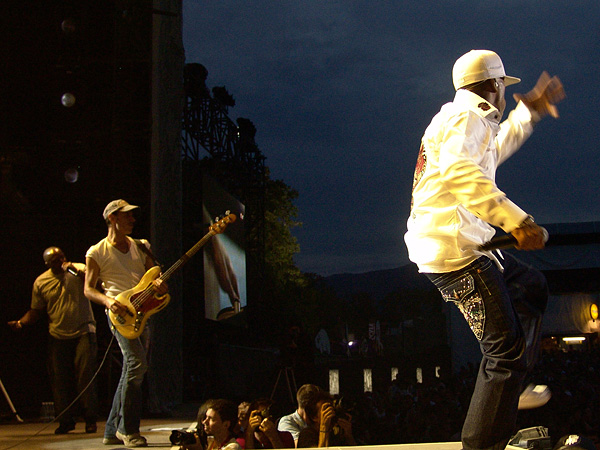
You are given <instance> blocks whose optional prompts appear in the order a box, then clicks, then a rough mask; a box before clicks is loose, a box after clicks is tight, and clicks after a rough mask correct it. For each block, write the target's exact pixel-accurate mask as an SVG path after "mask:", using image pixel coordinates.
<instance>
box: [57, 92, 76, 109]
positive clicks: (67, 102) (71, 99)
mask: <svg viewBox="0 0 600 450" xmlns="http://www.w3.org/2000/svg"><path fill="white" fill-rule="evenodd" d="M76 101H77V99H76V97H75V94H73V93H71V92H65V93H64V94H63V96H62V97H61V98H60V102H61V103H62V104H63V106H64V107H65V108H70V107H72V106H73V105H75V102H76Z"/></svg>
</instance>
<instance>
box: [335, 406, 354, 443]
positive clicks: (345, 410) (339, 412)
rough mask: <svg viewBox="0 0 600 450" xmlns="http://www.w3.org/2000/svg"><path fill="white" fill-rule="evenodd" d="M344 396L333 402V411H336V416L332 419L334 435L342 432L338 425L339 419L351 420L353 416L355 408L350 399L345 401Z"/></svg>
mask: <svg viewBox="0 0 600 450" xmlns="http://www.w3.org/2000/svg"><path fill="white" fill-rule="evenodd" d="M343 400H344V397H338V398H335V399H334V400H333V402H331V404H332V406H333V411H334V412H335V416H334V418H333V420H332V421H331V424H332V432H333V434H334V435H339V434H341V433H342V429H341V428H340V426H339V425H338V420H339V419H345V420H350V419H351V418H352V416H351V414H350V413H351V412H352V410H353V408H354V407H353V405H350V404H349V402H348V401H345V402H344V401H343Z"/></svg>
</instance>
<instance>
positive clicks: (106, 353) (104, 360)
mask: <svg viewBox="0 0 600 450" xmlns="http://www.w3.org/2000/svg"><path fill="white" fill-rule="evenodd" d="M111 334H112V337H111V339H110V342H109V343H108V346H107V347H106V351H105V352H104V357H103V358H102V361H101V362H100V365H99V366H98V369H97V370H96V372H95V373H94V375H93V376H92V379H91V380H90V381H89V382H88V384H87V385H86V386H85V387H84V388H83V390H82V391H81V392H80V393H79V394H78V395H77V397H75V399H74V400H73V401H72V402H71V403H70V404H69V406H67V407H66V408H65V409H64V410H62V411H61V412H60V414H59V415H58V416H56V417H55V418H54V419H52V420H51V421H50V422H48V423H47V424H46V425H44V426H43V427H42V428H40V429H39V430H38V431H37V432H35V433H34V434H32V435H31V436H29V437H27V438H25V439H24V440H22V441H20V442H17V443H16V444H13V445H11V446H9V447H4V448H2V449H0V450H10V449H12V448H15V447H18V446H19V445H21V444H24V443H25V442H28V441H29V440H31V439H33V438H34V437H36V436H38V435H39V434H40V433H41V432H42V431H44V430H45V429H47V428H48V427H49V426H50V425H52V424H53V423H56V421H57V420H58V419H60V418H61V417H62V416H63V415H64V414H65V413H66V412H67V411H68V410H69V409H70V408H71V406H73V405H74V404H75V403H77V401H78V400H79V399H80V398H81V396H82V395H83V394H85V393H86V391H87V390H88V389H89V387H90V386H91V385H92V383H93V382H94V381H95V380H96V378H97V377H98V374H99V373H100V369H102V367H103V366H104V363H105V362H106V358H107V357H108V352H109V351H110V348H111V347H112V343H113V341H114V340H115V335H114V333H111Z"/></svg>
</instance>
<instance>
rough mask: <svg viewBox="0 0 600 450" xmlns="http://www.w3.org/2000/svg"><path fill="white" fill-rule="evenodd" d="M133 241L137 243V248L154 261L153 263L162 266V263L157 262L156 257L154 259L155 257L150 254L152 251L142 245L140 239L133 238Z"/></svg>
mask: <svg viewBox="0 0 600 450" xmlns="http://www.w3.org/2000/svg"><path fill="white" fill-rule="evenodd" d="M133 242H135V243H136V244H137V246H138V248H139V249H140V250H141V251H143V252H144V253H145V254H146V255H148V256H149V257H150V259H151V260H152V261H154V264H155V265H157V266H159V267H161V268H162V266H163V265H162V264H161V263H160V262H158V259H156V257H155V256H154V255H153V254H152V252H151V251H150V250H149V249H148V247H146V246H145V245H144V243H143V242H142V241H141V240H140V239H134V240H133Z"/></svg>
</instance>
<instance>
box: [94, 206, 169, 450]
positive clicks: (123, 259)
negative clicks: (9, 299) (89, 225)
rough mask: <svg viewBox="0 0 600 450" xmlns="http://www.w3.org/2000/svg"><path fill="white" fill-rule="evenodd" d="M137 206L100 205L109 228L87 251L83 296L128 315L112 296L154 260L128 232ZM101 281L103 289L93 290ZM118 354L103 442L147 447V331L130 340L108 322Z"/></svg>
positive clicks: (157, 285)
mask: <svg viewBox="0 0 600 450" xmlns="http://www.w3.org/2000/svg"><path fill="white" fill-rule="evenodd" d="M137 208H138V206H136V205H130V204H129V203H127V202H126V201H125V200H122V199H119V200H113V201H112V202H110V203H109V204H108V205H107V206H106V208H105V209H104V213H103V217H104V220H105V221H106V224H107V226H108V234H107V236H106V237H105V238H104V239H102V240H101V241H100V242H98V243H97V244H95V245H93V246H91V247H90V248H89V250H88V251H87V253H86V255H85V256H86V277H85V291H84V292H85V295H86V297H87V298H89V299H90V300H91V301H93V302H95V303H98V304H100V305H103V306H104V307H105V308H106V309H107V312H108V311H110V312H111V313H113V315H125V314H131V311H130V310H128V308H127V307H126V305H124V304H122V303H120V302H119V301H117V300H115V297H117V295H118V294H120V293H121V292H123V291H126V290H128V289H132V288H134V287H135V286H136V285H137V284H138V282H139V281H140V280H141V278H142V277H143V276H144V274H145V273H146V271H147V270H149V269H150V268H152V267H153V266H154V265H155V264H154V261H153V259H152V258H151V257H150V255H151V254H150V252H149V247H150V244H149V243H148V242H147V241H145V240H142V245H144V246H145V247H146V249H148V251H146V250H144V249H142V248H141V247H140V246H138V244H137V243H136V241H134V240H133V239H132V238H131V237H129V235H130V234H131V232H132V231H133V226H134V223H135V218H134V216H133V210H135V209H137ZM98 280H101V281H102V285H103V288H104V293H102V292H100V290H98V289H97V288H96V283H97V282H98ZM152 287H153V289H154V291H155V293H156V296H157V297H160V296H164V295H165V294H166V293H167V290H168V288H167V285H166V283H165V282H163V281H162V280H160V279H155V280H153V281H152ZM109 327H110V329H111V331H112V333H113V334H114V335H115V337H116V339H117V342H118V343H119V347H120V349H121V353H122V354H123V370H122V372H121V378H120V380H119V384H118V386H117V390H116V392H115V395H114V398H113V403H112V408H111V411H110V414H109V416H108V419H107V421H106V428H105V431H104V440H103V443H104V444H106V445H119V444H125V445H126V446H128V447H145V446H147V442H146V439H145V438H144V437H143V436H141V435H140V419H141V413H142V381H143V380H144V374H145V373H146V370H147V367H148V364H147V360H146V349H147V348H148V346H147V344H148V338H149V335H148V329H147V327H146V328H145V329H144V330H143V332H142V333H141V334H140V335H139V337H136V338H134V339H127V338H126V337H124V336H122V335H121V334H120V333H119V332H118V331H116V330H115V328H114V327H113V326H112V323H111V321H110V320H109Z"/></svg>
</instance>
